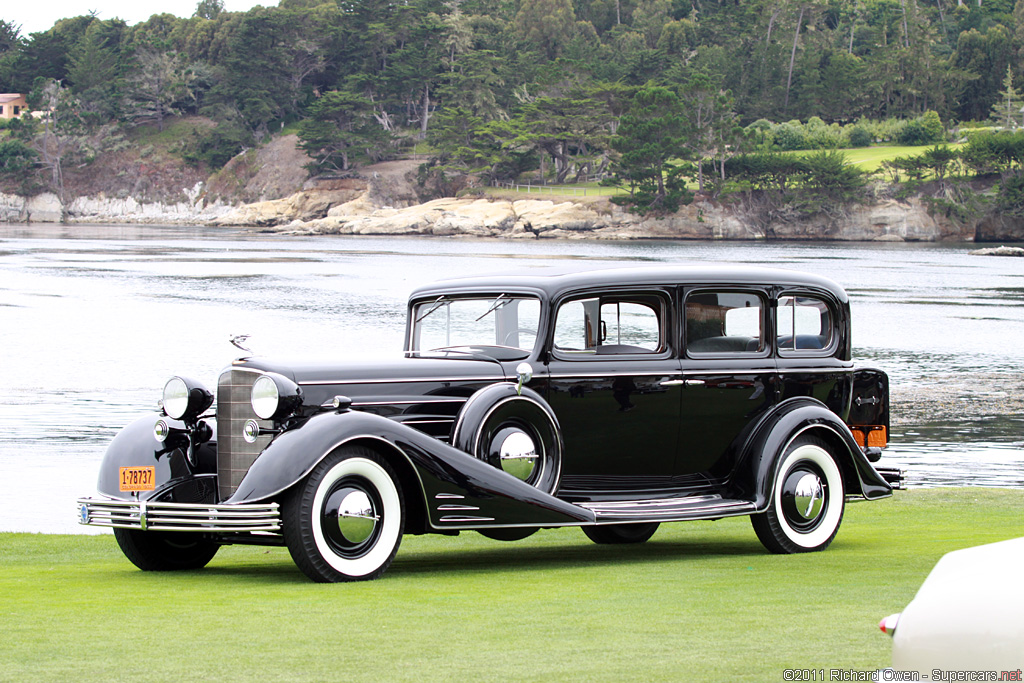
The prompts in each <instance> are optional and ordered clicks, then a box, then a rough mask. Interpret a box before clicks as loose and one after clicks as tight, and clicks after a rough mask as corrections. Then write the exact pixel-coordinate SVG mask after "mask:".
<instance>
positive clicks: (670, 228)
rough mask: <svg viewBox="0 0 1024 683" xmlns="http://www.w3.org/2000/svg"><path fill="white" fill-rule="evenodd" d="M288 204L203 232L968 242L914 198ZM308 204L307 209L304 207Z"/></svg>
mask: <svg viewBox="0 0 1024 683" xmlns="http://www.w3.org/2000/svg"><path fill="white" fill-rule="evenodd" d="M294 203H295V202H294V201H293V200H292V199H291V198H289V199H287V200H277V201H273V202H259V203H255V204H249V205H246V206H243V207H240V208H238V209H236V210H234V211H230V212H227V213H225V214H223V215H221V216H219V217H217V218H216V219H214V220H213V221H212V222H211V224H212V225H219V226H243V227H257V228H261V229H263V230H265V231H272V232H278V233H284V234H295V235H311V234H316V235H430V236H443V237H452V236H465V237H497V238H506V239H598V240H637V239H694V240H765V239H781V240H835V241H892V242H903V241H915V242H917V241H923V242H934V241H944V240H949V241H974V239H975V232H974V229H973V228H972V227H965V226H958V225H957V224H955V223H953V222H952V221H950V220H948V219H945V218H944V217H942V216H933V215H931V214H930V213H929V212H928V211H927V209H926V207H925V206H924V205H923V204H922V203H921V202H920V201H919V200H909V201H905V202H897V201H895V200H886V201H881V202H877V203H875V204H871V205H861V206H856V207H853V208H851V209H850V211H848V212H847V213H846V214H845V215H842V216H815V217H812V218H808V219H805V220H799V221H790V222H784V223H777V224H771V225H768V226H761V225H757V224H756V223H755V222H753V221H750V220H745V219H744V216H743V215H742V214H741V213H740V212H737V211H736V209H735V208H733V207H729V206H726V205H723V204H721V203H718V202H713V201H709V200H705V201H699V202H695V203H693V204H691V205H689V206H685V207H683V208H682V209H680V210H679V211H678V212H677V213H675V214H672V215H669V216H662V217H656V218H650V217H646V218H645V217H640V216H637V215H634V214H631V213H629V212H627V211H625V210H623V209H622V208H621V207H618V206H616V205H615V204H612V203H611V202H609V201H607V200H604V199H594V200H591V201H578V200H577V201H558V200H553V199H532V198H526V199H516V200H512V199H504V198H443V199H435V200H433V201H428V202H426V203H423V204H416V205H413V206H406V207H403V208H394V207H390V206H385V207H381V206H378V205H376V204H375V203H374V202H373V201H372V198H371V196H370V193H369V192H367V193H364V194H363V195H360V196H358V197H356V198H354V199H352V200H351V201H348V202H345V203H342V204H338V205H336V206H332V207H331V208H329V209H328V210H327V212H326V215H325V216H323V217H318V218H311V219H303V218H294V217H293V216H294V210H293V205H294ZM307 203H308V202H307Z"/></svg>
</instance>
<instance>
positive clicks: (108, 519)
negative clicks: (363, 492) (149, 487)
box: [78, 498, 281, 533]
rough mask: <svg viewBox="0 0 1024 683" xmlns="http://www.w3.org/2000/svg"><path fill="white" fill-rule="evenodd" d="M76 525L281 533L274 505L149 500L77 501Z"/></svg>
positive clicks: (98, 499) (151, 529)
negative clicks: (77, 523) (77, 516)
mask: <svg viewBox="0 0 1024 683" xmlns="http://www.w3.org/2000/svg"><path fill="white" fill-rule="evenodd" d="M78 511H79V516H80V517H79V520H78V521H79V524H89V525H92V526H109V527H117V528H118V529H138V530H140V531H205V532H208V533H236V532H246V531H269V532H272V533H280V531H281V513H280V512H279V510H278V505H277V503H240V504H237V505H207V504H205V503H161V502H154V501H148V500H117V499H114V498H79V499H78Z"/></svg>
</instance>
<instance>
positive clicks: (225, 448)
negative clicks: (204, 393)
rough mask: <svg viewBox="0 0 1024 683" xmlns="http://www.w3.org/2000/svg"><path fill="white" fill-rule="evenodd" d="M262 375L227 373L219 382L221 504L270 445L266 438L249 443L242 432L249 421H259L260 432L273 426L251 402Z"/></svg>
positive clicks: (218, 430) (228, 371)
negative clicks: (259, 414)
mask: <svg viewBox="0 0 1024 683" xmlns="http://www.w3.org/2000/svg"><path fill="white" fill-rule="evenodd" d="M260 374H261V373H259V372H254V371H252V370H238V369H231V370H227V371H226V372H224V374H222V375H221V376H220V379H219V380H218V382H217V481H218V484H219V492H220V500H227V499H228V498H229V497H230V496H231V494H233V493H234V492H235V489H237V488H238V485H239V483H241V481H242V478H243V477H245V473H246V472H248V471H249V466H250V465H252V463H253V461H254V460H255V459H256V458H257V456H259V454H260V453H261V452H262V451H263V449H264V448H266V447H267V446H268V445H269V444H270V440H271V438H272V436H271V435H269V434H267V435H264V436H260V437H258V438H257V439H256V443H246V442H245V439H244V438H243V437H242V433H243V432H242V430H243V429H244V427H245V423H246V422H248V421H249V420H256V421H257V422H258V423H259V425H260V427H261V428H267V429H269V428H270V427H272V426H273V424H272V423H271V422H270V421H269V420H259V419H257V418H256V413H254V412H253V411H252V405H251V404H250V402H249V399H250V393H251V391H252V384H253V382H255V381H256V378H257V377H259V376H260Z"/></svg>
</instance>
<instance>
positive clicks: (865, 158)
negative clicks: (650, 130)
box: [485, 143, 961, 200]
mask: <svg viewBox="0 0 1024 683" xmlns="http://www.w3.org/2000/svg"><path fill="white" fill-rule="evenodd" d="M934 146H935V145H922V146H914V147H908V146H898V145H879V146H876V147H856V148H850V149H840V150H836V151H839V152H842V153H843V154H844V155H846V161H847V163H848V164H851V165H854V166H857V167H859V168H860V169H861V170H863V171H867V172H872V171H877V170H878V169H880V168H881V167H882V162H885V161H890V160H892V159H895V158H896V157H910V156H918V155H920V154H923V153H924V152H925V151H926V150H928V149H931V148H932V147H934ZM949 146H950V147H953V148H956V147H960V146H961V145H960V144H958V143H955V144H950V145H949ZM819 151H821V150H799V151H795V152H783V153H784V154H797V155H801V156H807V155H809V154H816V153H818V152H819ZM687 186H688V187H689V188H690V189H691V190H696V189H697V181H696V180H694V181H692V182H690V183H688V185H687ZM485 192H486V193H487V195H488V196H490V197H494V198H508V199H513V200H515V199H522V198H523V196H522V195H524V194H529V195H535V196H536V197H537V198H538V199H545V198H558V199H559V200H566V199H569V200H572V199H580V198H582V197H608V196H613V195H617V194H628V193H629V190H628V189H627V188H624V187H602V186H601V185H599V184H598V183H596V182H594V183H575V184H573V185H546V186H541V185H527V184H526V183H520V184H517V185H514V186H513V187H512V188H507V187H497V188H495V187H488V188H486V190H485Z"/></svg>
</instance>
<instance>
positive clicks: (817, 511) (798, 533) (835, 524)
mask: <svg viewBox="0 0 1024 683" xmlns="http://www.w3.org/2000/svg"><path fill="white" fill-rule="evenodd" d="M845 503H846V491H845V490H844V487H843V475H842V473H841V472H840V471H839V466H838V465H837V464H836V461H835V458H833V457H832V455H831V453H830V451H829V446H828V444H826V443H825V442H824V441H822V440H821V439H818V438H815V437H801V438H799V439H797V440H796V441H794V442H793V444H792V445H790V447H789V448H788V449H787V450H786V453H785V455H784V456H783V457H782V463H781V464H780V465H779V470H778V473H777V474H776V477H775V483H774V485H773V486H772V498H771V503H770V505H769V507H768V509H767V510H766V511H765V512H763V513H761V514H758V515H751V516H750V522H751V524H753V526H754V532H755V533H756V534H757V537H758V539H760V541H761V543H763V544H764V547H765V548H767V549H768V550H770V551H771V552H773V553H806V552H811V551H815V550H824V549H825V548H827V547H828V546H829V544H830V543H832V539H833V538H835V536H836V532H838V531H839V524H840V522H842V520H843V508H844V505H845Z"/></svg>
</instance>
